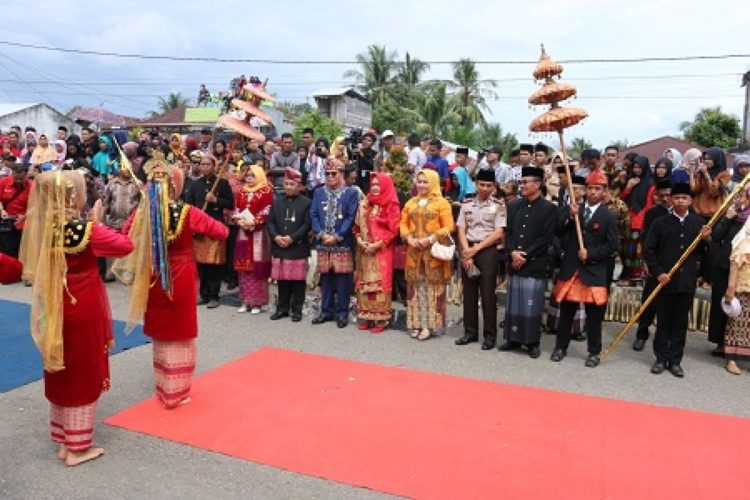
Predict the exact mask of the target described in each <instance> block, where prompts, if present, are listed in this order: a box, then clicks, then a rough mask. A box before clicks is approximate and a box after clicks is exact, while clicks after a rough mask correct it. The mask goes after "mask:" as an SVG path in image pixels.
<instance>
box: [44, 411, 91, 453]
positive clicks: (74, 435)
mask: <svg viewBox="0 0 750 500" xmlns="http://www.w3.org/2000/svg"><path fill="white" fill-rule="evenodd" d="M95 416H96V401H95V402H93V403H91V404H87V405H82V406H60V405H56V404H54V403H50V418H49V424H50V437H51V438H52V441H54V442H55V443H60V444H64V445H65V447H66V448H67V449H68V450H70V451H72V452H75V453H80V452H82V451H86V450H88V449H89V448H91V445H92V444H93V441H94V417H95Z"/></svg>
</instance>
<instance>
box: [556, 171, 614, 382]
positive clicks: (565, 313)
mask: <svg viewBox="0 0 750 500" xmlns="http://www.w3.org/2000/svg"><path fill="white" fill-rule="evenodd" d="M605 189H607V176H606V175H604V173H603V172H602V171H601V170H600V169H598V168H597V169H595V170H594V171H593V172H591V173H590V174H589V175H588V177H587V179H586V201H585V203H583V204H582V205H581V206H575V205H571V206H570V208H569V210H568V213H565V212H562V213H561V217H560V221H559V224H558V233H559V234H560V236H561V238H560V239H561V241H563V242H564V247H563V252H564V255H563V261H562V265H561V266H560V274H559V276H558V282H557V286H556V287H555V298H556V300H557V301H558V302H559V303H560V324H559V327H558V330H557V342H556V343H555V350H554V351H552V355H551V356H550V359H551V360H552V361H561V360H562V359H563V358H564V357H565V355H566V354H567V350H568V345H570V334H571V331H572V329H573V317H574V316H575V313H576V310H578V307H579V304H581V303H583V304H585V308H586V332H587V333H588V353H589V354H588V357H587V358H586V366H587V367H589V368H594V367H596V366H598V365H599V354H600V353H601V351H602V321H603V320H604V312H605V311H606V309H607V261H608V259H609V258H610V257H611V256H612V255H613V254H614V253H615V252H616V251H617V249H618V247H619V236H618V232H617V216H615V214H613V213H612V212H610V211H609V210H608V209H607V208H606V207H605V206H604V205H603V203H602V200H603V198H604V190H605ZM576 217H577V218H578V219H579V221H580V223H581V229H582V230H583V246H584V247H583V248H579V246H578V238H577V237H576V234H575V222H574V219H575V218H576ZM566 236H567V237H566Z"/></svg>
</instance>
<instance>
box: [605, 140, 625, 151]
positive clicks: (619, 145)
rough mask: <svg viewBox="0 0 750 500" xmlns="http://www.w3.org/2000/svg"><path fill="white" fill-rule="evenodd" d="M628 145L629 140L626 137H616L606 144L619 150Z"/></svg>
mask: <svg viewBox="0 0 750 500" xmlns="http://www.w3.org/2000/svg"><path fill="white" fill-rule="evenodd" d="M629 145H630V142H629V141H628V140H627V139H618V140H616V141H612V142H610V143H609V144H608V146H615V147H616V148H617V149H619V150H620V151H622V150H623V149H626V148H627V147H628V146H629Z"/></svg>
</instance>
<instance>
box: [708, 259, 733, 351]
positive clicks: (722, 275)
mask: <svg viewBox="0 0 750 500" xmlns="http://www.w3.org/2000/svg"><path fill="white" fill-rule="evenodd" d="M711 275H712V279H713V282H712V283H711V312H710V313H709V316H708V341H709V342H713V343H714V344H718V345H720V346H722V345H724V331H725V330H726V329H727V315H726V314H724V311H723V310H722V309H721V301H722V299H723V298H724V294H725V293H726V292H727V286H729V269H721V268H719V267H716V266H714V269H713V272H712V273H711Z"/></svg>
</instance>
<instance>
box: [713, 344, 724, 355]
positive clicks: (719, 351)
mask: <svg viewBox="0 0 750 500" xmlns="http://www.w3.org/2000/svg"><path fill="white" fill-rule="evenodd" d="M711 356H715V357H717V358H723V357H724V346H723V345H720V346H716V348H715V349H714V350H713V351H711Z"/></svg>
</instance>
